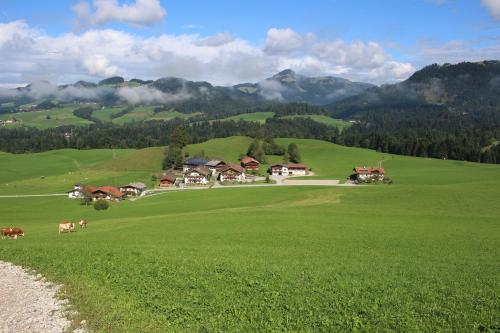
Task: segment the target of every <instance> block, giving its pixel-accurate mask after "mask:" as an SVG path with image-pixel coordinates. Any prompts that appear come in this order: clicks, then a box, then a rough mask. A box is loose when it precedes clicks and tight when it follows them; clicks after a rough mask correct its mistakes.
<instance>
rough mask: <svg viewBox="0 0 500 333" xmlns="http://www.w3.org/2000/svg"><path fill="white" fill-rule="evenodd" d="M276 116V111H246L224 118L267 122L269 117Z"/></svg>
mask: <svg viewBox="0 0 500 333" xmlns="http://www.w3.org/2000/svg"><path fill="white" fill-rule="evenodd" d="M272 116H274V112H252V113H244V114H238V115H236V116H231V117H227V118H224V119H222V120H234V121H238V120H245V121H255V122H258V123H261V124H263V123H265V122H266V119H267V118H271V117H272Z"/></svg>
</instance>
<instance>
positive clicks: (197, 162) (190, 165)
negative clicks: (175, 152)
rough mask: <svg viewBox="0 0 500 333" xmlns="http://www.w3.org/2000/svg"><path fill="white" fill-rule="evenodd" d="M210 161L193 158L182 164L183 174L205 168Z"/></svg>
mask: <svg viewBox="0 0 500 333" xmlns="http://www.w3.org/2000/svg"><path fill="white" fill-rule="evenodd" d="M208 162H209V161H208V160H207V159H204V158H202V157H193V158H190V159H187V160H185V161H184V163H182V172H184V173H185V172H186V171H188V170H191V169H194V168H197V167H201V166H205V164H207V163H208Z"/></svg>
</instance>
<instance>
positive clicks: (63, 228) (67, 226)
mask: <svg viewBox="0 0 500 333" xmlns="http://www.w3.org/2000/svg"><path fill="white" fill-rule="evenodd" d="M73 230H75V224H74V223H72V222H67V221H66V222H64V223H59V233H63V232H72V231H73Z"/></svg>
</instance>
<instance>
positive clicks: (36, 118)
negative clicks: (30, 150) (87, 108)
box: [0, 107, 92, 129]
mask: <svg viewBox="0 0 500 333" xmlns="http://www.w3.org/2000/svg"><path fill="white" fill-rule="evenodd" d="M73 110H74V107H64V108H54V109H51V110H46V111H32V112H17V113H9V114H1V115H0V119H2V120H6V119H12V118H16V119H17V120H18V123H16V124H13V125H9V126H8V127H9V128H11V127H19V126H29V127H36V128H39V129H45V128H51V127H58V126H64V125H87V124H91V123H92V122H90V121H88V120H86V119H82V118H79V117H77V116H75V115H74V114H73Z"/></svg>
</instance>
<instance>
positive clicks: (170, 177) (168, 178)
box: [160, 175, 177, 183]
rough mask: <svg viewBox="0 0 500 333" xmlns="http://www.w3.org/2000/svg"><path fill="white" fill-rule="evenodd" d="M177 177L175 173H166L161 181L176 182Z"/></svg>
mask: <svg viewBox="0 0 500 333" xmlns="http://www.w3.org/2000/svg"><path fill="white" fill-rule="evenodd" d="M176 179H177V177H176V176H175V175H165V176H163V177H161V179H160V181H169V182H171V183H175V180H176Z"/></svg>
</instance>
